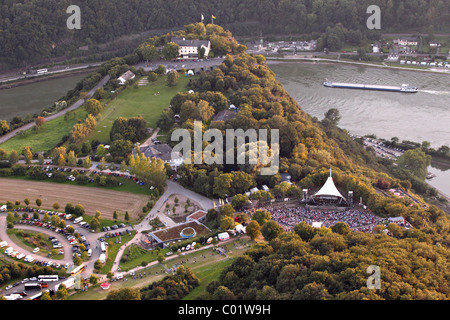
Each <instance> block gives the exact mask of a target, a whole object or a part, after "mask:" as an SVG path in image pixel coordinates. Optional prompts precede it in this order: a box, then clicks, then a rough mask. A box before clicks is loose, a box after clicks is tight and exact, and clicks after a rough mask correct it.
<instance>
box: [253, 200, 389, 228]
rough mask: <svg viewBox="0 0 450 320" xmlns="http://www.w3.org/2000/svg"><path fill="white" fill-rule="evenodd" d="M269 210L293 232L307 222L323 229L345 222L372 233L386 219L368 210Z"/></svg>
mask: <svg viewBox="0 0 450 320" xmlns="http://www.w3.org/2000/svg"><path fill="white" fill-rule="evenodd" d="M261 209H265V210H267V211H268V212H269V213H270V215H271V217H272V220H274V221H276V222H278V223H279V224H280V225H281V226H283V228H284V230H285V231H292V230H293V228H294V226H295V225H296V224H299V223H301V222H306V223H308V224H309V225H313V223H318V224H319V225H320V226H322V227H327V228H329V227H331V226H332V225H334V224H335V223H337V222H345V223H347V224H348V225H349V226H350V227H351V228H352V229H354V230H359V231H364V232H370V231H371V230H372V228H373V226H375V225H377V224H383V222H385V220H386V219H383V218H380V217H378V216H376V215H374V214H372V213H370V212H369V211H367V210H363V209H358V208H348V209H345V210H318V209H314V208H308V207H306V206H304V207H303V206H302V207H287V206H285V205H283V206H276V207H275V206H273V207H272V206H270V207H266V208H261Z"/></svg>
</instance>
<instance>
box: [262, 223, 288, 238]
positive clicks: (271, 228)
mask: <svg viewBox="0 0 450 320" xmlns="http://www.w3.org/2000/svg"><path fill="white" fill-rule="evenodd" d="M261 233H262V235H263V237H264V239H265V240H267V241H270V240H272V239H275V238H276V237H278V236H279V235H280V234H281V233H283V228H282V227H281V226H280V225H279V224H278V223H277V222H275V221H273V220H270V221H267V222H266V223H265V224H264V225H263V226H262V228H261Z"/></svg>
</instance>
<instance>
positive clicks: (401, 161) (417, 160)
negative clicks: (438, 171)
mask: <svg viewBox="0 0 450 320" xmlns="http://www.w3.org/2000/svg"><path fill="white" fill-rule="evenodd" d="M430 164H431V156H430V155H427V154H425V153H424V152H423V151H422V150H421V149H420V148H417V149H411V150H407V151H406V152H405V153H403V154H402V155H401V156H400V157H398V159H397V166H398V168H403V169H406V170H408V171H409V172H411V173H412V174H413V175H415V176H416V177H418V178H419V179H421V180H425V178H426V176H427V168H428V166H429V165H430Z"/></svg>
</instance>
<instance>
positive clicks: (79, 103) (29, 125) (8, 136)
mask: <svg viewBox="0 0 450 320" xmlns="http://www.w3.org/2000/svg"><path fill="white" fill-rule="evenodd" d="M108 80H109V75H107V76H106V77H104V78H103V79H102V80H101V81H100V82H99V83H98V84H97V85H96V86H95V87H94V88H92V89H91V90H90V91H89V92H88V94H87V96H86V99H87V98H90V97H92V95H93V94H94V92H95V90H97V89H98V88H102V87H103V86H104V85H105V84H106V83H107V82H108ZM84 102H85V99H80V100H78V101H77V102H75V103H74V104H73V105H71V106H70V107H68V108H66V109H64V110H61V111H59V112H58V113H55V114H53V115H51V116H48V117H45V119H46V120H47V121H50V120H53V119H56V118H58V117H61V116H63V115H64V114H66V113H67V112H68V111H71V110H75V109H77V108H79V107H81V106H82V105H83V103H84ZM34 126H35V123H34V122H30V123H27V124H26V125H23V126H21V127H19V128H17V129H15V130H13V131H11V132H8V133H7V134H5V135H3V136H1V137H0V144H2V143H3V142H5V141H8V140H9V139H11V138H12V137H14V136H16V135H17V133H19V132H20V131H25V130H28V129H31V128H32V127H34Z"/></svg>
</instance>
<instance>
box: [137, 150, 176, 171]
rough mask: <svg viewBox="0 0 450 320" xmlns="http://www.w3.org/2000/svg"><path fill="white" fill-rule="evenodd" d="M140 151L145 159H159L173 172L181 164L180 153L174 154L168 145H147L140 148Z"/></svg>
mask: <svg viewBox="0 0 450 320" xmlns="http://www.w3.org/2000/svg"><path fill="white" fill-rule="evenodd" d="M140 150H141V153H143V154H144V155H145V156H146V157H147V158H159V159H161V160H163V161H164V163H168V164H169V165H170V166H171V167H172V169H174V170H176V169H177V168H178V167H179V166H180V165H181V164H182V163H183V157H182V155H181V153H177V154H174V153H173V152H172V148H171V147H170V146H169V145H168V144H153V145H148V146H144V147H141V148H140Z"/></svg>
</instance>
